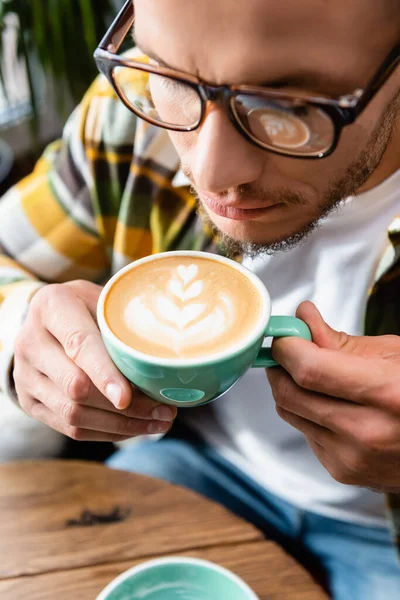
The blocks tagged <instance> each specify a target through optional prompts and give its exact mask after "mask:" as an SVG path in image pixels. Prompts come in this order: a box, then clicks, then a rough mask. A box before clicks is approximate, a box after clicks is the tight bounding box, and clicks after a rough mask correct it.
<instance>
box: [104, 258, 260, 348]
mask: <svg viewBox="0 0 400 600" xmlns="http://www.w3.org/2000/svg"><path fill="white" fill-rule="evenodd" d="M262 306H263V304H262V299H261V298H260V295H259V293H258V291H257V289H256V288H255V287H254V285H253V283H252V282H251V281H250V280H249V278H247V277H246V276H245V275H244V274H243V273H241V272H239V271H238V270H237V269H235V268H232V267H230V266H229V265H226V264H224V263H222V262H220V261H218V260H212V259H209V258H202V257H197V256H196V257H193V258H192V257H191V256H185V255H183V256H165V257H164V256H162V257H160V258H157V259H155V260H154V261H150V262H146V263H142V264H139V265H137V267H135V266H133V268H132V269H131V270H129V271H127V272H126V273H125V274H123V275H122V276H121V277H120V278H119V279H117V280H116V282H115V283H114V285H113V286H112V287H111V289H110V291H109V293H108V295H107V298H106V301H105V312H104V315H105V318H106V321H107V323H108V324H109V327H110V329H111V331H112V332H113V333H114V334H115V335H116V336H117V337H118V338H119V339H120V340H121V341H122V342H124V343H125V344H127V345H128V346H130V347H131V348H134V349H135V350H138V351H139V352H142V353H144V354H148V355H150V356H154V357H160V358H178V359H179V360H181V359H192V358H202V357H207V356H212V355H215V354H220V353H221V352H224V351H226V350H228V349H230V348H234V347H236V346H237V345H238V344H240V343H241V342H242V340H244V339H247V338H248V336H249V335H250V334H251V333H252V332H253V331H254V329H255V328H256V327H257V326H258V324H259V320H260V317H261V314H262Z"/></svg>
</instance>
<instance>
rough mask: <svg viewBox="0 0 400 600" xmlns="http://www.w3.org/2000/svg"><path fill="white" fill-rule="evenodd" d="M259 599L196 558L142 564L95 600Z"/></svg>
mask: <svg viewBox="0 0 400 600" xmlns="http://www.w3.org/2000/svg"><path fill="white" fill-rule="evenodd" d="M182 599H187V600H189V599H190V600H223V599H229V600H259V598H258V596H256V595H255V593H254V592H253V591H252V590H251V589H250V588H249V586H248V585H247V584H246V583H245V582H244V581H243V580H242V579H240V577H238V576H237V575H235V574H234V573H232V572H231V571H228V570H227V569H225V568H223V567H220V566H219V565H216V564H215V563H212V562H209V561H206V560H201V559H198V558H186V557H166V558H159V559H155V560H150V561H148V562H145V563H142V564H140V565H138V566H136V567H133V568H132V569H129V570H128V571H125V573H122V575H120V576H119V577H117V578H116V579H114V581H112V582H111V583H110V584H109V585H108V586H107V587H106V588H105V589H104V590H103V591H102V592H101V593H100V595H99V596H97V599H96V600H182Z"/></svg>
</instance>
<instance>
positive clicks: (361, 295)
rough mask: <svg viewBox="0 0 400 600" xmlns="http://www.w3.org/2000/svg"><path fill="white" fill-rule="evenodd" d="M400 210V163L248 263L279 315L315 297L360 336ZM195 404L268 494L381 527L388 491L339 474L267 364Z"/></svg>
mask: <svg viewBox="0 0 400 600" xmlns="http://www.w3.org/2000/svg"><path fill="white" fill-rule="evenodd" d="M300 210H301V209H300ZM399 212H400V171H397V172H396V173H395V174H394V175H392V176H391V177H390V178H389V179H387V180H386V181H385V182H384V183H382V184H381V185H379V186H378V187H376V188H374V189H373V190H370V191H368V192H366V193H364V194H360V195H359V196H357V197H350V198H348V199H347V200H346V201H345V202H343V203H342V207H341V209H340V210H339V211H338V212H335V213H332V214H331V215H329V217H328V218H327V219H326V220H324V221H323V222H322V224H321V226H320V227H319V228H318V229H317V230H315V231H314V232H313V233H312V235H311V236H310V237H309V238H308V239H307V240H306V241H305V243H304V244H303V245H301V246H300V247H298V248H295V249H293V250H291V251H289V252H284V253H279V254H277V255H276V256H274V257H265V258H258V259H254V260H250V259H246V260H245V261H244V265H245V266H246V267H248V268H249V269H251V270H252V271H254V272H255V273H257V275H258V276H259V277H260V278H261V279H262V281H263V282H264V283H265V285H266V287H267V289H268V290H269V292H270V295H271V299H272V305H273V310H272V314H275V315H277V314H278V315H279V314H283V315H293V314H294V313H295V311H296V308H297V306H298V305H299V304H300V303H301V302H302V301H303V300H311V301H312V302H314V303H315V304H316V306H317V307H318V309H319V310H320V312H321V314H322V316H323V317H324V319H325V320H326V321H327V323H329V324H330V325H331V326H332V327H334V328H335V329H337V330H342V331H345V332H347V333H349V334H352V335H363V324H364V316H365V309H366V302H367V296H368V289H369V287H370V285H371V283H372V280H373V278H374V274H375V271H376V268H377V266H378V263H379V260H380V258H381V255H382V253H383V251H384V250H385V248H386V247H387V245H388V239H387V228H388V227H389V225H390V223H391V221H392V220H393V219H394V217H395V216H396V214H399ZM190 412H191V411H187V416H188V417H189V419H190V422H191V424H192V425H195V426H196V429H198V430H199V431H200V433H201V435H202V437H203V438H205V439H206V440H207V441H208V442H210V443H211V444H212V445H214V446H217V447H218V449H219V450H220V451H221V452H222V453H223V455H225V456H226V457H227V458H228V459H229V460H231V461H232V462H233V463H235V464H236V465H237V466H238V467H239V468H240V469H242V470H243V471H245V472H246V473H247V474H248V475H250V476H251V477H252V478H253V479H254V480H256V481H257V482H258V483H259V484H261V485H262V486H264V487H265V488H267V489H268V490H270V491H271V492H273V493H275V494H277V495H279V496H280V497H282V498H284V499H286V500H287V501H289V502H291V503H293V504H294V505H296V506H298V507H299V508H303V509H306V510H310V511H314V512H316V513H320V514H323V515H326V516H329V517H332V518H336V519H341V520H346V521H353V522H359V523H364V524H371V525H384V523H385V501H384V496H383V495H382V494H379V493H376V492H372V491H370V490H368V489H363V488H359V487H353V486H346V485H343V484H340V483H338V482H336V481H335V480H334V479H333V478H332V477H331V476H330V474H329V473H328V472H327V471H326V470H325V469H324V467H323V466H322V465H321V464H320V463H319V461H318V459H317V458H316V457H315V455H314V453H313V452H312V450H311V449H310V447H309V446H308V444H307V442H306V439H305V437H304V436H303V434H302V433H300V432H299V431H297V430H296V429H294V428H293V427H291V426H290V425H288V424H287V423H286V422H284V421H283V420H282V419H280V418H279V416H278V415H277V413H276V410H275V401H274V399H273V397H272V393H271V388H270V386H269V383H268V380H267V377H266V374H265V371H264V369H251V370H250V371H249V372H248V373H247V374H246V375H245V376H244V377H243V378H242V379H241V380H240V381H239V383H238V384H237V385H236V386H234V387H233V388H232V390H230V391H229V392H228V394H227V395H226V396H225V397H223V398H221V399H220V400H217V401H216V402H215V403H213V404H212V405H210V407H209V409H208V410H207V411H206V412H204V414H202V413H199V414H197V413H196V415H195V414H194V412H193V414H191V415H189V413H190Z"/></svg>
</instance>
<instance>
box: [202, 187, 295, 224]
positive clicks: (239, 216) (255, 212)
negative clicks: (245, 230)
mask: <svg viewBox="0 0 400 600" xmlns="http://www.w3.org/2000/svg"><path fill="white" fill-rule="evenodd" d="M198 193H199V196H200V199H201V200H202V201H203V203H204V204H205V205H206V206H207V207H208V208H209V209H210V211H211V212H212V213H214V214H215V215H218V216H219V217H225V219H231V220H232V221H254V220H255V219H258V218H259V217H262V216H263V215H265V214H267V213H271V212H272V211H274V210H277V209H280V208H282V207H283V206H284V203H283V202H277V203H275V204H271V205H269V206H265V205H264V206H249V204H250V205H251V204H253V205H254V204H255V203H254V202H253V203H252V202H251V201H249V203H248V204H247V205H246V208H245V207H243V205H242V206H240V204H238V203H231V204H222V203H221V202H219V201H218V200H217V199H216V198H215V197H214V196H212V195H210V194H209V193H207V192H203V191H202V190H201V191H200V190H199V192H198Z"/></svg>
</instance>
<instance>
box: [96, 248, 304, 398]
mask: <svg viewBox="0 0 400 600" xmlns="http://www.w3.org/2000/svg"><path fill="white" fill-rule="evenodd" d="M167 256H185V257H191V256H192V257H198V258H208V259H210V260H213V261H218V262H222V263H224V264H226V265H227V266H229V267H230V268H232V269H235V270H237V271H240V272H241V273H242V274H243V275H245V276H246V277H247V278H248V279H249V280H250V281H251V282H252V283H253V285H254V287H255V289H256V290H257V291H258V293H259V296H260V300H261V303H262V311H261V312H262V314H261V317H260V319H259V323H258V324H257V326H256V327H255V328H254V330H253V331H252V332H251V333H250V335H248V336H247V337H245V338H243V339H242V340H241V342H240V344H236V345H235V346H232V348H230V349H229V350H228V351H224V352H221V353H219V354H215V355H212V356H207V357H206V358H199V359H188V360H182V359H178V358H158V357H156V356H150V355H148V354H144V353H142V352H139V351H138V350H136V349H134V348H131V347H130V346H127V345H126V344H124V343H123V342H122V341H121V340H120V339H119V338H117V337H116V336H115V335H114V333H113V332H112V331H111V329H110V328H109V326H108V325H107V323H106V320H105V317H104V307H105V300H106V298H107V294H108V292H109V290H110V289H111V287H112V286H113V284H114V283H115V281H116V280H117V279H119V278H120V277H121V276H123V275H124V274H125V273H127V272H128V271H130V270H132V269H135V267H137V266H139V265H141V264H144V263H150V262H154V261H156V260H158V259H160V258H165V257H167ZM97 321H98V325H99V328H100V331H101V335H102V337H103V341H104V344H105V345H106V348H107V350H108V352H109V354H110V356H111V358H112V360H113V361H114V363H115V364H116V366H117V367H118V369H119V370H120V371H121V372H122V373H123V375H125V377H126V378H127V379H128V380H129V381H131V382H132V383H133V384H134V385H135V386H136V387H138V388H139V389H141V390H142V391H143V392H144V393H145V394H147V395H148V396H150V397H151V398H153V399H154V400H158V401H159V402H163V403H166V404H173V405H175V406H182V407H187V406H199V405H202V404H206V403H207V402H211V401H213V400H215V399H217V398H219V397H220V396H222V395H223V394H225V393H226V392H227V391H228V390H229V389H230V388H231V387H232V386H233V385H235V383H237V381H238V380H239V379H240V378H241V377H242V376H243V375H244V374H245V373H246V371H248V369H250V368H261V367H262V368H265V367H273V366H276V365H277V363H276V362H275V361H274V360H273V358H272V354H271V349H270V348H263V347H262V345H263V342H264V340H265V338H266V337H272V338H277V337H301V338H304V339H306V340H311V333H310V330H309V328H308V327H307V325H306V324H305V323H304V322H303V321H301V320H300V319H296V318H295V317H288V316H280V317H278V316H271V299H270V296H269V294H268V291H267V289H266V288H265V286H264V284H263V283H262V281H261V280H260V279H259V278H258V277H257V276H256V275H255V274H254V273H252V272H251V271H249V270H248V269H246V268H245V267H243V266H242V265H240V264H238V263H236V262H234V261H232V260H230V259H228V258H225V257H222V256H218V255H215V254H207V253H205V252H189V251H187V252H186V251H178V252H165V253H162V254H155V255H152V256H148V257H146V258H143V259H140V260H138V261H136V262H134V263H132V264H130V265H128V266H127V267H125V268H124V269H122V270H121V271H119V272H118V273H117V274H116V275H114V277H112V279H110V281H109V282H108V283H107V285H106V286H105V287H104V289H103V291H102V293H101V295H100V298H99V302H98V306H97Z"/></svg>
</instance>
